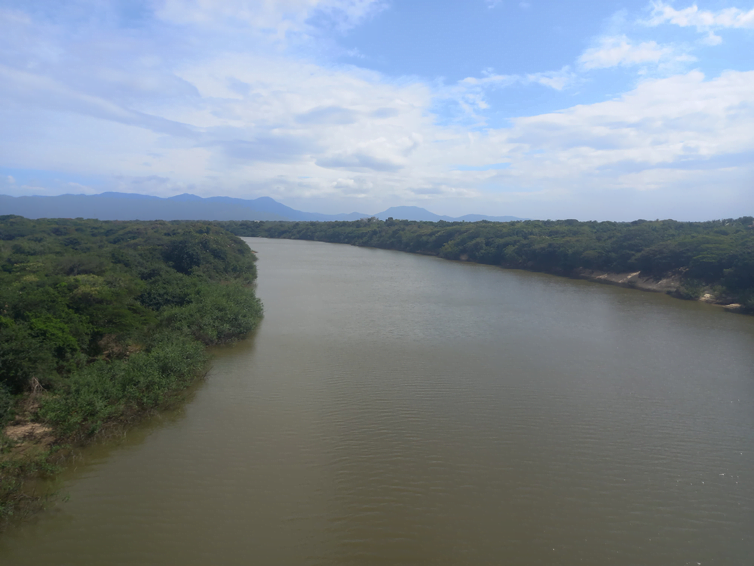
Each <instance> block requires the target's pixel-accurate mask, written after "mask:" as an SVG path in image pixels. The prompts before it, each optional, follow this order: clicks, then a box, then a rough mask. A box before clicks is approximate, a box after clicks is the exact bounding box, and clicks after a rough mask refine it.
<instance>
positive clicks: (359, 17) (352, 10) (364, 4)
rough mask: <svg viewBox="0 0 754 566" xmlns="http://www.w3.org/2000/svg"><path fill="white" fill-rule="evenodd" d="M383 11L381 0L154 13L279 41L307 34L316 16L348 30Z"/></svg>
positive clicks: (255, 2)
mask: <svg viewBox="0 0 754 566" xmlns="http://www.w3.org/2000/svg"><path fill="white" fill-rule="evenodd" d="M384 7H385V4H384V3H383V2H382V0H223V1H222V2H217V1H216V0H160V2H159V6H158V8H157V11H156V13H157V16H158V17H159V18H161V19H162V20H165V21H168V22H172V23H176V24H199V25H203V26H208V25H209V26H226V25H233V26H238V25H244V26H249V27H251V28H255V29H257V30H260V31H267V32H271V33H272V34H273V35H276V36H278V37H280V38H282V37H284V36H285V35H286V34H287V33H290V32H293V33H300V32H305V31H307V30H308V29H309V27H308V25H307V20H308V19H309V18H311V17H312V16H314V15H316V14H323V15H326V16H328V17H329V18H330V19H331V20H332V21H333V22H334V23H335V24H336V26H337V27H339V28H341V29H348V28H351V27H354V26H356V25H358V24H359V23H360V22H362V21H363V20H364V19H366V18H368V17H370V16H371V15H373V14H374V13H376V12H378V11H380V10H382V9H384Z"/></svg>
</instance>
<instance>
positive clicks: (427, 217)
mask: <svg viewBox="0 0 754 566" xmlns="http://www.w3.org/2000/svg"><path fill="white" fill-rule="evenodd" d="M375 216H376V217H377V218H379V219H380V220H387V219H388V218H390V217H392V218H394V219H395V220H417V221H425V222H426V221H429V222H437V221H438V220H445V221H446V222H463V221H465V222H479V221H480V220H489V221H490V222H510V221H512V220H526V219H525V218H518V217H516V216H484V215H483V214H467V215H466V216H459V217H457V218H454V217H452V216H440V215H439V214H434V213H433V212H430V211H429V210H427V209H426V208H420V207H418V206H391V207H390V208H388V209H387V210H386V211H384V212H380V213H378V214H375Z"/></svg>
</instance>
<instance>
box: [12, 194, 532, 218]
mask: <svg viewBox="0 0 754 566" xmlns="http://www.w3.org/2000/svg"><path fill="white" fill-rule="evenodd" d="M0 214H18V215H19V216H24V217H26V218H79V217H81V218H99V219H100V220H318V221H331V220H358V219H359V218H368V217H369V216H372V215H370V214H364V213H361V212H352V213H350V214H320V213H317V212H303V211H301V210H296V209H293V208H291V207H289V206H285V205H284V204H281V203H279V202H277V201H276V200H274V199H272V198H270V197H260V198H256V199H241V198H233V197H209V198H202V197H198V196H196V195H192V194H188V193H184V194H182V195H176V196H174V197H169V198H160V197H155V196H149V195H140V194H132V193H115V192H108V193H101V194H98V195H60V196H52V197H45V196H28V197H11V196H6V195H0ZM374 216H376V217H377V218H379V219H380V220H386V219H387V218H390V217H392V218H395V219H396V220H428V221H437V220H446V221H448V222H453V221H456V222H457V221H461V220H465V221H466V222H476V221H478V220H491V221H498V222H506V221H509V220H521V219H520V218H516V217H515V216H483V215H479V214H468V215H466V216H462V217H460V218H452V217H450V216H440V215H438V214H434V213H432V212H429V211H428V210H425V209H424V208H419V207H418V206H394V207H391V208H388V209H387V210H385V211H384V212H380V213H378V214H375V215H374Z"/></svg>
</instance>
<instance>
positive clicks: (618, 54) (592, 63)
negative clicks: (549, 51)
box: [578, 35, 694, 70]
mask: <svg viewBox="0 0 754 566" xmlns="http://www.w3.org/2000/svg"><path fill="white" fill-rule="evenodd" d="M693 60H694V58H693V57H691V56H689V55H688V54H686V53H682V52H679V50H678V49H677V48H676V47H673V46H670V45H659V44H658V43H657V42H655V41H644V42H642V43H634V42H633V41H631V40H630V39H629V38H628V37H626V36H625V35H618V36H611V37H602V38H600V39H599V40H598V42H597V45H595V46H594V47H590V48H589V49H587V50H586V51H584V53H583V54H582V55H581V57H579V61H578V62H579V65H580V66H581V68H583V69H585V70H591V69H605V68H609V67H617V66H623V67H628V66H635V65H646V64H653V65H659V64H660V63H664V62H670V61H673V62H686V61H693Z"/></svg>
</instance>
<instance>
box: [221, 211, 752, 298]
mask: <svg viewBox="0 0 754 566" xmlns="http://www.w3.org/2000/svg"><path fill="white" fill-rule="evenodd" d="M216 224H220V225H222V226H224V227H225V228H227V229H228V230H229V231H230V232H233V233H234V234H237V235H239V236H261V237H266V238H291V239H301V240H319V241H324V242H334V243H343V244H353V245H357V246H369V247H375V248H386V249H395V250H401V251H407V252H415V253H424V254H431V255H438V256H440V257H443V258H447V259H462V260H469V261H474V262H477V263H485V264H490V265H500V266H504V267H515V268H521V269H530V270H536V271H547V272H550V273H559V274H567V275H570V274H579V273H580V272H583V270H591V271H605V272H617V273H623V272H636V271H640V272H641V273H642V275H644V276H648V277H654V278H660V277H663V276H665V275H668V274H677V275H679V276H680V277H681V278H682V279H683V282H684V286H683V287H682V288H683V292H682V294H685V296H688V297H692V296H694V295H695V294H696V293H698V292H700V291H701V289H703V288H706V287H711V286H714V287H716V288H717V289H718V290H719V291H720V292H721V293H722V295H724V297H725V298H727V299H729V300H735V301H738V302H741V303H742V304H744V305H751V304H752V297H754V218H752V217H750V216H746V217H742V218H738V219H728V220H716V221H711V222H676V221H674V220H656V221H645V220H637V221H635V222H578V221H576V220H558V221H551V220H547V221H539V220H528V221H517V222H487V221H482V222H443V221H440V222H416V221H409V220H394V219H392V218H389V219H388V220H386V221H384V222H383V221H379V220H376V219H369V220H357V221H354V222H271V221H268V222H253V221H233V222H218V223H216Z"/></svg>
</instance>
